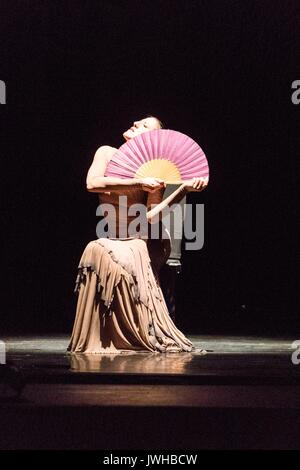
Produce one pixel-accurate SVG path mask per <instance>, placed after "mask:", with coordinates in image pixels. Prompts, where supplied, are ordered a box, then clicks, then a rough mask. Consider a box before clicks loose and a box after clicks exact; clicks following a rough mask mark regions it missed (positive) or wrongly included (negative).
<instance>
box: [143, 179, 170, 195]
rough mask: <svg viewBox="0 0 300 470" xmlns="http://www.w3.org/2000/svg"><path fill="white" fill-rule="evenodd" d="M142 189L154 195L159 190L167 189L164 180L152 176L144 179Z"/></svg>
mask: <svg viewBox="0 0 300 470" xmlns="http://www.w3.org/2000/svg"><path fill="white" fill-rule="evenodd" d="M141 184H142V189H143V190H144V191H147V192H148V193H154V192H155V191H157V190H158V189H162V188H165V187H166V184H165V182H164V180H162V179H160V178H153V177H152V176H148V177H147V178H143V179H142V180H141Z"/></svg>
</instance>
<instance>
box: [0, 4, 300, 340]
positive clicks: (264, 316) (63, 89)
mask: <svg viewBox="0 0 300 470" xmlns="http://www.w3.org/2000/svg"><path fill="white" fill-rule="evenodd" d="M299 6H300V4H299V2H298V1H296V0H295V1H291V0H281V1H274V0H263V1H262V0H261V1H258V0H257V1H253V0H252V1H247V0H235V1H233V0H197V1H194V0H183V1H181V0H162V1H156V0H152V1H144V2H142V1H137V0H121V1H117V0H98V1H92V0H89V1H84V0H80V1H79V0H73V1H71V0H70V1H67V0H61V1H56V0H51V1H50V0H48V1H33V0H28V1H26V2H24V1H16V0H10V1H6V0H1V2H0V31H1V33H0V34H1V44H0V52H1V60H0V79H1V80H4V81H5V82H6V86H7V104H6V105H4V106H0V119H1V165H2V173H1V174H2V179H1V180H2V182H1V190H2V192H3V194H2V198H1V203H2V211H1V222H2V223H1V226H2V235H3V238H2V261H1V271H2V276H3V279H2V282H1V328H2V331H3V332H12V333H13V332H24V333H25V332H44V333H48V332H54V331H56V332H69V331H70V330H71V327H72V323H73V318H74V309H75V303H76V299H75V297H74V294H73V287H74V281H75V277H76V268H77V264H78V261H79V258H80V256H81V253H82V251H83V249H84V247H85V245H86V244H87V243H88V241H90V240H92V239H95V238H96V234H95V227H96V222H97V218H96V215H95V210H96V206H97V196H96V195H94V194H90V193H88V192H86V190H85V176H86V172H87V169H88V167H89V165H90V163H91V161H92V158H93V154H94V152H95V150H96V149H97V147H98V146H100V145H103V144H109V145H113V146H117V147H118V146H119V145H121V144H122V143H123V139H122V132H123V131H124V130H125V129H127V128H128V127H129V125H131V123H132V121H133V120H136V119H140V118H142V117H144V116H145V115H146V114H149V113H150V114H154V115H157V116H158V117H160V119H161V120H162V121H163V122H164V123H165V126H166V127H168V128H171V129H177V130H180V131H182V132H184V133H187V134H188V135H190V136H191V137H193V138H194V139H195V140H196V141H198V142H199V143H200V145H201V146H202V148H203V149H204V151H205V152H206V154H207V157H208V159H209V164H210V171H211V177H210V184H209V187H208V188H207V190H206V191H204V192H203V193H199V194H195V193H194V194H190V195H189V202H202V203H204V204H205V244H204V247H203V249H202V250H200V251H199V252H186V253H185V254H184V256H183V273H182V276H181V279H180V282H179V285H178V291H177V295H178V305H179V307H180V312H179V313H178V319H177V323H178V325H179V326H180V327H181V328H184V330H185V331H189V332H194V333H219V334H222V333H243V334H265V335H266V334H291V335H294V336H295V337H297V335H296V332H297V331H298V332H299V330H297V328H298V312H299V289H298V276H299V270H298V271H297V267H296V255H297V251H298V246H297V242H298V236H297V232H296V218H297V215H298V213H299V211H298V207H299V205H298V195H299V191H298V185H299V183H298V178H297V167H298V169H299V164H298V160H299V151H298V153H297V145H296V144H297V142H296V137H297V133H298V132H299V113H300V106H297V105H294V104H293V103H292V101H291V94H292V90H291V83H292V81H293V80H296V79H300V70H299V60H298V63H297V61H296V58H298V59H299V12H300V9H299Z"/></svg>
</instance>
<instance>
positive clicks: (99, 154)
mask: <svg viewBox="0 0 300 470" xmlns="http://www.w3.org/2000/svg"><path fill="white" fill-rule="evenodd" d="M117 150H118V149H116V148H115V147H111V146H110V145H101V147H99V148H98V149H97V151H96V153H95V157H94V158H95V160H98V159H99V160H100V159H103V158H104V159H105V160H110V159H111V157H112V156H113V155H114V154H115V153H116V151H117Z"/></svg>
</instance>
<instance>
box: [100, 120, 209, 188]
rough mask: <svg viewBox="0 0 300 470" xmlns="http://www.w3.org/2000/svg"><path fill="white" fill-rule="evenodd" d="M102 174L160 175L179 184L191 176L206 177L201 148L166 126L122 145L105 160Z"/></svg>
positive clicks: (206, 165)
mask: <svg viewBox="0 0 300 470" xmlns="http://www.w3.org/2000/svg"><path fill="white" fill-rule="evenodd" d="M105 176H115V177H119V178H146V177H149V176H152V177H155V178H161V179H163V180H164V181H165V182H166V183H169V184H177V183H178V184H180V183H182V182H183V181H186V180H190V179H192V178H194V177H208V176H209V167H208V162H207V159H206V157H205V154H204V152H203V150H202V149H201V148H200V147H199V145H198V144H197V143H196V142H195V141H194V140H193V139H191V138H190V137H188V136H187V135H185V134H182V133H181V132H178V131H173V130H170V129H155V130H152V131H147V132H144V133H143V134H140V135H138V136H137V137H134V138H132V139H130V140H128V141H127V142H126V143H125V144H123V145H122V146H121V147H120V148H119V149H118V150H117V152H116V153H115V154H114V155H113V157H112V158H111V160H110V161H109V163H108V165H107V167H106V172H105Z"/></svg>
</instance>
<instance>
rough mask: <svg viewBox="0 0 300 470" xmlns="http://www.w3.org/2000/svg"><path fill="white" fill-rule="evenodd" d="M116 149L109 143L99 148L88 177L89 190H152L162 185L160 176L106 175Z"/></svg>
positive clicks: (96, 191) (98, 191) (94, 191)
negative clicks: (122, 176)
mask: <svg viewBox="0 0 300 470" xmlns="http://www.w3.org/2000/svg"><path fill="white" fill-rule="evenodd" d="M116 151H117V149H115V148H114V147H110V146H108V145H103V146H102V147H99V148H98V150H97V152H96V153H95V156H94V160H93V163H92V165H91V166H90V168H89V171H88V174H87V177H86V187H87V190H88V191H89V192H92V193H101V192H105V191H114V192H118V191H124V189H143V190H144V191H149V192H151V191H155V190H157V189H158V188H161V187H162V185H163V181H162V180H159V179H158V178H141V179H140V178H116V177H112V176H104V174H105V170H106V167H107V165H108V162H109V160H110V158H111V157H112V155H113V154H114V153H115V152H116Z"/></svg>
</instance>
